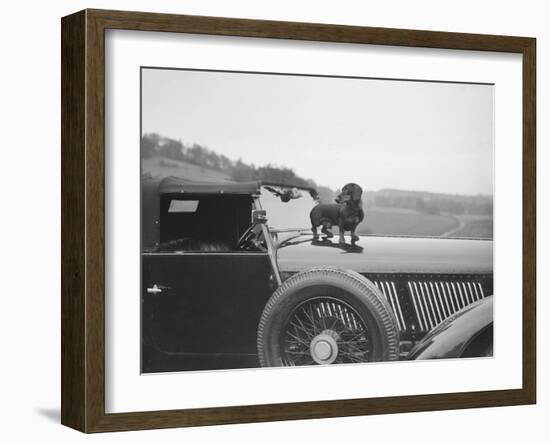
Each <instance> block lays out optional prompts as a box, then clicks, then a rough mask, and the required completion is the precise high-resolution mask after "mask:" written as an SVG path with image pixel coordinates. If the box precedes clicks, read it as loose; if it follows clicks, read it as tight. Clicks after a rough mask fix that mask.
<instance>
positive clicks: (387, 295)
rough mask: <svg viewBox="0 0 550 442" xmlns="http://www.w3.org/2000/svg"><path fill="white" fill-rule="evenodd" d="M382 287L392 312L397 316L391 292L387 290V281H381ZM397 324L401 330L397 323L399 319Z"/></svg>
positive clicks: (399, 325)
mask: <svg viewBox="0 0 550 442" xmlns="http://www.w3.org/2000/svg"><path fill="white" fill-rule="evenodd" d="M381 285H382V287H385V290H384V292H385V293H386V297H387V298H388V299H389V301H390V304H391V308H392V310H393V314H394V315H395V316H396V318H397V307H396V306H395V302H394V300H393V296H391V293H390V290H389V284H388V282H387V281H384V282H382V283H381ZM386 290H387V292H386ZM397 325H398V327H399V329H400V330H401V324H399V321H397Z"/></svg>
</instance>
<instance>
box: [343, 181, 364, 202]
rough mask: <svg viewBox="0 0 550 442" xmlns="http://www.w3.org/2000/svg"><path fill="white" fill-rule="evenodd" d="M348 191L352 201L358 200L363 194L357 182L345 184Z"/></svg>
mask: <svg viewBox="0 0 550 442" xmlns="http://www.w3.org/2000/svg"><path fill="white" fill-rule="evenodd" d="M345 187H346V188H347V190H348V192H349V195H350V197H351V199H352V200H353V201H360V200H361V196H362V195H363V189H361V186H360V185H359V184H355V183H349V184H346V186H345Z"/></svg>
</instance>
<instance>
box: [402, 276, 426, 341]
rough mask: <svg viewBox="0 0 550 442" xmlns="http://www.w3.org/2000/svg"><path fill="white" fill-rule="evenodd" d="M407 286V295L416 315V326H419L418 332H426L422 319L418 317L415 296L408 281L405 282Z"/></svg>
mask: <svg viewBox="0 0 550 442" xmlns="http://www.w3.org/2000/svg"><path fill="white" fill-rule="evenodd" d="M407 285H408V286H409V293H410V295H411V298H412V301H413V306H414V311H415V313H416V319H417V321H418V324H419V325H420V331H424V330H426V327H425V326H424V324H423V323H422V318H421V317H420V313H419V311H418V306H417V305H416V296H415V294H414V292H413V290H412V285H411V282H410V281H408V282H407Z"/></svg>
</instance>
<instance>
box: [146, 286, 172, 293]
mask: <svg viewBox="0 0 550 442" xmlns="http://www.w3.org/2000/svg"><path fill="white" fill-rule="evenodd" d="M169 291H170V287H165V286H163V285H160V286H159V285H157V284H153V287H147V293H149V294H150V295H160V294H161V293H163V292H164V293H166V292H169Z"/></svg>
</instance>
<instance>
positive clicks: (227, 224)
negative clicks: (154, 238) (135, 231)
mask: <svg viewBox="0 0 550 442" xmlns="http://www.w3.org/2000/svg"><path fill="white" fill-rule="evenodd" d="M251 210H252V198H251V196H250V195H226V194H215V195H191V194H165V195H162V196H161V201H160V219H159V223H160V243H159V245H158V246H157V250H156V251H157V252H174V253H178V252H179V253H181V252H214V253H216V252H217V253H220V252H233V251H237V250H238V242H239V239H240V238H241V236H242V235H243V233H244V232H245V231H246V230H247V229H248V228H249V227H250V224H251Z"/></svg>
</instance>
